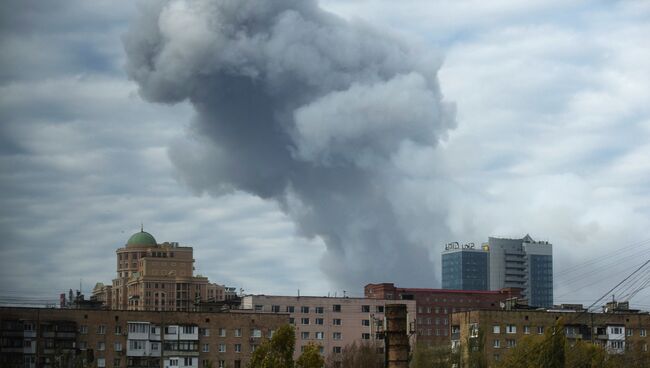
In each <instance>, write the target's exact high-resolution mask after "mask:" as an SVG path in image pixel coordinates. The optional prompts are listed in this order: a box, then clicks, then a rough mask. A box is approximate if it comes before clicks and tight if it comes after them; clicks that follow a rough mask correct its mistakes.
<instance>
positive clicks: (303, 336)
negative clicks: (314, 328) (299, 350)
mask: <svg viewBox="0 0 650 368" xmlns="http://www.w3.org/2000/svg"><path fill="white" fill-rule="evenodd" d="M300 338H301V339H303V340H306V339H308V338H309V332H308V331H303V332H301V333H300Z"/></svg>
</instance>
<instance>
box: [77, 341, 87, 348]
mask: <svg viewBox="0 0 650 368" xmlns="http://www.w3.org/2000/svg"><path fill="white" fill-rule="evenodd" d="M86 347H87V344H86V342H85V341H79V350H85V349H86Z"/></svg>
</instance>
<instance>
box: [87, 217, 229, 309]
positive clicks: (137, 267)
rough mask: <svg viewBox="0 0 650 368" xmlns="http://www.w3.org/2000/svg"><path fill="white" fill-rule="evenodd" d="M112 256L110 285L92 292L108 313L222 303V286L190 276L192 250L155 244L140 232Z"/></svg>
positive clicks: (192, 257) (191, 272) (189, 307)
mask: <svg viewBox="0 0 650 368" xmlns="http://www.w3.org/2000/svg"><path fill="white" fill-rule="evenodd" d="M116 253H117V259H116V268H117V277H116V278H115V279H113V284H112V285H110V286H109V285H104V284H102V283H98V284H97V285H96V286H95V289H94V290H93V299H95V300H99V301H103V302H104V303H105V306H106V307H107V308H108V309H116V310H141V311H189V310H193V309H194V307H195V305H197V304H198V303H199V302H208V301H223V300H225V299H226V288H225V287H224V286H223V285H218V284H211V283H210V282H209V281H208V278H207V277H204V276H201V275H194V253H193V249H192V247H184V246H179V245H178V243H176V242H164V243H162V244H158V243H157V242H156V239H155V238H154V237H153V235H151V234H149V233H148V232H145V231H144V230H143V229H141V230H140V232H137V233H135V234H133V235H132V236H131V237H130V238H129V240H128V241H127V243H126V244H125V246H124V247H122V248H119V249H117V251H116Z"/></svg>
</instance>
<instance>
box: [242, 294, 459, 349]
mask: <svg viewBox="0 0 650 368" xmlns="http://www.w3.org/2000/svg"><path fill="white" fill-rule="evenodd" d="M395 303H396V302H395V301H393V300H383V299H370V298H345V297H343V298H336V297H317V296H275V295H247V296H244V297H243V298H242V308H243V309H248V310H252V311H255V312H264V313H268V312H271V313H289V321H290V323H291V324H293V325H294V326H295V329H296V346H295V350H294V356H295V357H296V358H297V357H298V356H299V355H300V352H301V351H302V349H303V348H304V347H305V346H307V345H308V344H309V343H315V344H317V345H320V347H321V353H322V354H323V355H324V356H326V357H330V358H331V359H333V360H334V361H336V359H338V358H340V357H341V352H342V351H343V349H344V348H345V347H346V346H348V345H352V344H353V343H356V344H357V345H359V344H360V343H376V344H377V345H378V346H377V348H378V349H379V350H380V352H381V353H383V347H384V341H383V338H384V335H383V331H384V326H383V323H384V307H385V305H386V304H395ZM397 303H398V304H405V305H406V306H407V311H408V316H409V317H408V318H409V319H410V320H415V315H416V310H415V301H412V300H403V301H399V302H397ZM416 339H417V336H413V337H412V341H411V346H414V344H415V341H416ZM447 340H449V339H447Z"/></svg>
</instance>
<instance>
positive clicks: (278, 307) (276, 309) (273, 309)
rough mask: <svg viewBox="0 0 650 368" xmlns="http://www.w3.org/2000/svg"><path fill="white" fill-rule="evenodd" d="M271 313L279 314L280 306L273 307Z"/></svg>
mask: <svg viewBox="0 0 650 368" xmlns="http://www.w3.org/2000/svg"><path fill="white" fill-rule="evenodd" d="M271 312H273V313H279V312H280V306H279V305H272V306H271Z"/></svg>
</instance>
